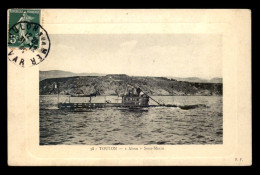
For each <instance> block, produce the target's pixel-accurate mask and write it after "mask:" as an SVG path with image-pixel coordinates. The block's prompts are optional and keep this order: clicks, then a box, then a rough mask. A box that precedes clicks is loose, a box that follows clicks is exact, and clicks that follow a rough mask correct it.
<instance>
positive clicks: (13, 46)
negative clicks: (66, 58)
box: [7, 21, 51, 67]
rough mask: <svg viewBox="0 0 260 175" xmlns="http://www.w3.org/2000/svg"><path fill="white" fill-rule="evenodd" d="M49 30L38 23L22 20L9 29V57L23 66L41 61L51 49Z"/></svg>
mask: <svg viewBox="0 0 260 175" xmlns="http://www.w3.org/2000/svg"><path fill="white" fill-rule="evenodd" d="M50 47H51V42H50V38H49V36H48V33H47V31H46V30H45V29H44V28H43V27H42V26H41V25H40V24H38V23H35V22H27V21H21V22H17V23H16V24H14V25H13V26H12V27H10V28H9V31H8V47H7V48H8V50H7V53H8V55H7V56H8V59H9V60H10V61H11V62H13V63H14V64H16V65H19V66H21V67H30V66H34V65H37V64H39V63H41V62H42V61H43V60H44V59H45V58H46V57H47V56H48V53H49V51H50Z"/></svg>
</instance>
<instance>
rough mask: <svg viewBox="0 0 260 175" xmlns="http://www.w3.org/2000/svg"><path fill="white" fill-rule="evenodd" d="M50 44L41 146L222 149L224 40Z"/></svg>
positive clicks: (149, 38) (97, 39) (154, 38)
mask: <svg viewBox="0 0 260 175" xmlns="http://www.w3.org/2000/svg"><path fill="white" fill-rule="evenodd" d="M50 38H51V39H52V45H53V46H52V50H53V51H52V52H51V53H50V55H49V57H48V58H47V59H48V61H45V62H43V63H41V64H40V72H39V81H40V82H39V83H40V85H39V95H40V97H39V99H40V145H59V144H65V145H72V144H88V145H151V144H156V145H157V144H158V145H161V144H162V145H176V144H181V145H182V144H187V145H189V144H197V145H200V144H222V143H223V111H222V95H223V93H222V91H223V90H222V88H223V86H222V61H221V60H222V35H220V34H121V35H120V34H114V35H112V34H110V35H50ZM101 65H102V69H100V66H101Z"/></svg>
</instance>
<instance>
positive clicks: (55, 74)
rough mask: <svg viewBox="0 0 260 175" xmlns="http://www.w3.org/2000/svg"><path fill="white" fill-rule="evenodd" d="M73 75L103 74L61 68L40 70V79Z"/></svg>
mask: <svg viewBox="0 0 260 175" xmlns="http://www.w3.org/2000/svg"><path fill="white" fill-rule="evenodd" d="M75 76H104V74H98V73H74V72H68V71H61V70H51V71H40V81H41V80H44V79H49V78H61V77H75Z"/></svg>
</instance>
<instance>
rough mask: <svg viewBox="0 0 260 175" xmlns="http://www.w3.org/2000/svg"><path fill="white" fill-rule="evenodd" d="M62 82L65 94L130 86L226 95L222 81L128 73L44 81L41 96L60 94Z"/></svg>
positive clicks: (116, 92)
mask: <svg viewBox="0 0 260 175" xmlns="http://www.w3.org/2000/svg"><path fill="white" fill-rule="evenodd" d="M54 83H58V84H59V89H60V93H61V94H67V95H73V94H91V93H95V92H96V91H98V92H99V93H100V94H101V95H122V94H123V93H124V90H125V88H126V86H127V85H129V84H132V85H134V86H136V87H140V88H141V89H142V90H143V91H144V92H146V93H148V94H149V95H222V83H197V82H186V81H177V80H175V79H168V78H165V77H132V76H131V77H130V76H127V75H124V74H120V75H117V74H114V75H106V76H74V77H63V78H49V79H43V80H42V81H40V95H48V94H57V92H58V91H57V89H56V90H54V91H52V90H53V84H54Z"/></svg>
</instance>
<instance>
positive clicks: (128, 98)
mask: <svg viewBox="0 0 260 175" xmlns="http://www.w3.org/2000/svg"><path fill="white" fill-rule="evenodd" d="M122 104H123V105H124V106H149V96H148V95H146V94H145V93H143V92H142V90H141V89H140V88H134V87H128V88H127V90H126V91H125V93H124V95H123V96H122Z"/></svg>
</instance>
